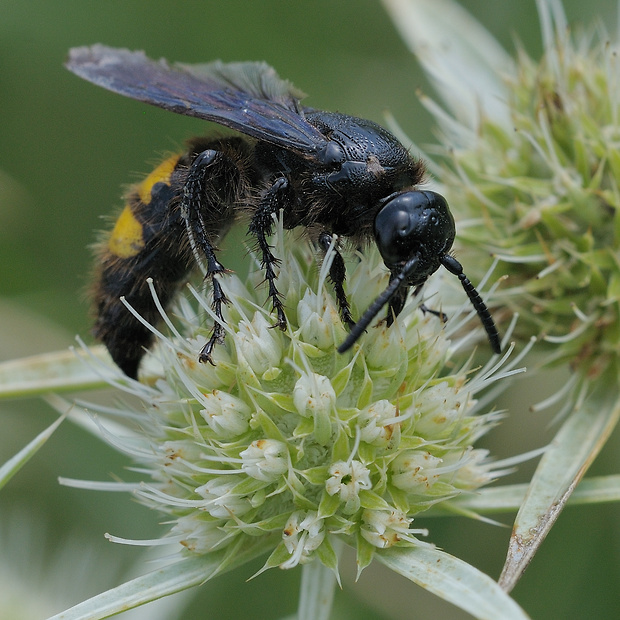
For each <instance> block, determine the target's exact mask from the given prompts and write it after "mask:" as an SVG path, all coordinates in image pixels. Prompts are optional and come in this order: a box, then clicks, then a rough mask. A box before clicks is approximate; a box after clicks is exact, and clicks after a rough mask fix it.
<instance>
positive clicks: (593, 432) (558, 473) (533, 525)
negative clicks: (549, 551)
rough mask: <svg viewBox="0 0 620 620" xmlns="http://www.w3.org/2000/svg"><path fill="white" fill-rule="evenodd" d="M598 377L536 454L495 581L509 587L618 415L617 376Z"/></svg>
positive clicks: (545, 533)
mask: <svg viewBox="0 0 620 620" xmlns="http://www.w3.org/2000/svg"><path fill="white" fill-rule="evenodd" d="M608 374H612V375H613V376H612V377H611V380H610V377H609V376H607V377H599V379H598V380H597V383H596V385H594V384H593V385H592V386H591V388H592V389H591V393H590V394H589V397H588V398H587V399H585V401H584V402H583V403H582V404H581V406H580V407H578V408H577V409H575V410H574V411H573V412H572V413H571V415H570V416H569V417H568V418H567V419H566V421H565V422H564V424H563V425H562V427H561V428H560V430H559V431H558V433H557V435H556V436H555V438H554V439H553V441H552V443H551V445H550V446H549V448H548V449H547V451H546V452H545V454H544V456H543V458H542V459H541V461H540V463H539V465H538V468H537V469H536V472H535V474H534V477H533V478H532V481H531V483H530V486H529V489H528V491H527V494H526V497H525V500H524V502H523V504H522V505H521V508H520V509H519V513H518V514H517V518H516V520H515V524H514V527H513V533H512V537H511V539H510V545H509V548H508V555H507V558H506V563H505V564H504V568H503V570H502V574H501V576H500V579H499V583H500V584H501V585H502V587H503V588H504V589H506V591H507V592H509V591H510V590H512V588H513V587H514V586H515V584H516V583H517V581H518V580H519V578H520V577H521V575H522V574H523V571H525V569H526V568H527V565H528V564H529V563H530V561H531V560H532V558H533V557H534V554H535V553H536V551H537V550H538V548H539V547H540V545H541V544H542V542H543V540H544V539H545V537H546V536H547V533H548V532H549V530H550V529H551V526H552V525H553V524H554V523H555V521H556V519H557V518H558V516H559V514H560V512H561V511H562V509H563V508H564V506H565V504H566V502H567V500H568V498H569V497H570V495H571V494H572V492H573V491H574V489H575V487H576V486H577V484H578V483H579V481H580V480H581V478H582V477H583V475H584V474H585V472H586V471H587V469H588V467H589V466H590V464H591V463H592V461H593V460H594V458H595V457H596V455H597V454H598V453H599V451H600V449H601V448H602V447H603V445H605V442H606V440H607V438H608V437H609V435H610V433H611V431H612V430H613V429H614V427H615V426H616V424H617V422H618V418H619V417H620V399H619V395H618V377H616V376H615V373H614V372H611V373H608Z"/></svg>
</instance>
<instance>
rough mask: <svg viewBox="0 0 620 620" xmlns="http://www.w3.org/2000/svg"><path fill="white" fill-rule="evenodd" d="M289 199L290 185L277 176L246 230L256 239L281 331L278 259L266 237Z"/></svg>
mask: <svg viewBox="0 0 620 620" xmlns="http://www.w3.org/2000/svg"><path fill="white" fill-rule="evenodd" d="M289 200H290V186H289V182H288V179H286V177H279V178H277V179H276V180H275V181H274V182H273V184H272V185H271V187H270V188H269V189H268V190H267V192H265V195H264V196H263V198H262V199H261V202H260V204H259V206H258V208H257V209H256V211H255V212H254V215H253V216H252V220H251V222H250V226H249V229H248V232H249V234H250V235H252V236H253V237H254V238H255V239H256V243H257V244H258V250H259V251H260V253H261V267H262V269H263V271H264V272H265V281H266V282H267V284H268V286H269V298H270V299H271V303H272V307H273V311H274V312H275V313H276V315H277V319H276V323H275V325H274V327H279V328H280V329H281V330H282V331H284V330H285V329H286V324H287V323H286V315H285V314H284V304H283V303H282V295H281V294H280V292H279V291H278V288H277V286H276V277H277V276H276V272H275V267H277V265H278V262H279V260H278V259H277V258H276V257H275V256H274V255H273V253H272V251H271V245H269V242H268V241H267V238H268V237H269V236H271V234H272V233H273V224H274V221H273V216H274V215H275V214H277V213H278V211H279V210H280V209H285V208H286V206H287V205H288V204H289Z"/></svg>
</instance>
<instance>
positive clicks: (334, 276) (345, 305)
mask: <svg viewBox="0 0 620 620" xmlns="http://www.w3.org/2000/svg"><path fill="white" fill-rule="evenodd" d="M318 241H319V245H320V247H321V249H322V250H323V252H325V253H327V251H328V250H329V246H330V245H331V243H332V235H331V234H330V233H328V232H327V231H323V232H322V233H321V234H320V235H319V239H318ZM332 251H333V253H334V257H333V260H332V264H331V265H330V267H329V279H330V280H331V283H332V286H333V287H334V293H335V294H336V303H337V304H338V310H339V312H340V318H341V319H342V321H343V323H345V325H347V327H348V328H349V329H351V328H352V327H353V326H354V325H355V321H354V320H353V316H352V315H351V306H350V305H349V300H348V299H347V295H346V293H345V292H344V281H345V278H346V275H347V270H346V267H345V264H344V259H343V258H342V255H341V254H340V252H339V251H338V248H337V247H334V249H333V250H332Z"/></svg>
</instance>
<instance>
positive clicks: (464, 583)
mask: <svg viewBox="0 0 620 620" xmlns="http://www.w3.org/2000/svg"><path fill="white" fill-rule="evenodd" d="M375 558H377V560H379V561H380V562H382V563H383V564H385V565H386V566H387V567H388V568H390V569H392V570H393V571H395V572H397V573H399V574H401V575H403V577H406V578H407V579H410V580H411V581H413V582H415V583H417V584H418V585H420V586H422V587H423V588H424V589H425V590H428V591H429V592H432V593H433V594H436V595H437V596H439V597H441V598H442V599H444V600H446V601H448V602H449V603H452V604H453V605H456V606H457V607H460V608H461V609H463V610H465V611H466V612H468V613H470V614H471V615H472V616H474V618H479V619H481V620H497V619H498V618H501V619H502V620H524V619H525V618H528V615H527V614H526V613H525V612H524V611H523V610H522V609H521V608H520V607H519V605H517V603H515V601H514V600H513V599H512V598H510V596H509V595H508V594H507V593H506V592H504V591H503V590H502V589H501V588H500V586H499V585H498V584H497V583H496V582H495V581H493V579H491V578H490V577H489V576H488V575H485V574H484V573H482V572H480V571H479V570H478V569H477V568H474V567H473V566H471V565H470V564H467V562H463V560H459V559H458V558H455V557H454V556H451V555H449V554H448V553H445V552H443V551H440V550H439V549H435V548H429V547H392V548H391V549H386V550H384V551H378V552H377V553H375Z"/></svg>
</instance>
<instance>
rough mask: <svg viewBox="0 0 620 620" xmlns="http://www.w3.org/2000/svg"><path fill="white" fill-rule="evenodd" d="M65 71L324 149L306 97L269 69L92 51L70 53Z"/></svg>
mask: <svg viewBox="0 0 620 620" xmlns="http://www.w3.org/2000/svg"><path fill="white" fill-rule="evenodd" d="M66 67H67V69H69V71H72V72H73V73H75V74H76V75H78V76H80V77H81V78H84V79H85V80H88V81H89V82H92V83H93V84H96V85H98V86H102V87H103V88H106V89H108V90H111V91H112V92H115V93H118V94H120V95H124V96H125V97H130V98H131V99H136V100H138V101H144V102H145V103H150V104H151V105H155V106H158V107H160V108H164V109H166V110H170V111H172V112H176V113H177V114H184V115H186V116H195V117H197V118H203V119H206V120H209V121H213V122H216V123H219V124H221V125H224V126H226V127H230V128H231V129H235V130H237V131H240V132H241V133H244V134H246V135H249V136H252V137H254V138H257V139H259V140H265V141H267V142H270V143H273V144H276V145H279V146H282V147H285V148H289V149H293V150H296V151H300V152H303V153H312V152H315V151H316V150H317V149H318V148H320V147H321V146H322V145H323V144H324V143H325V137H324V136H323V134H321V133H320V132H319V131H318V130H317V129H316V128H315V127H313V126H312V125H310V124H309V123H308V122H307V121H306V120H305V119H304V117H303V108H302V106H300V104H299V101H300V99H301V98H302V97H303V94H302V93H301V92H300V91H297V90H296V89H295V88H294V87H293V85H292V84H291V83H290V82H287V81H286V80H282V79H280V78H279V77H278V75H277V73H276V72H275V71H274V70H273V69H272V68H271V67H270V66H269V65H267V64H266V63H251V62H244V63H229V64H226V63H222V62H214V63H208V64H200V65H183V64H180V63H179V64H174V65H170V64H168V63H167V62H166V61H165V60H163V59H162V60H158V61H156V60H152V59H150V58H148V57H147V56H146V55H145V54H144V52H132V51H130V50H125V49H115V48H111V47H106V46H105V45H93V46H91V47H76V48H73V49H72V50H70V52H69V58H68V60H67V62H66Z"/></svg>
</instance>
